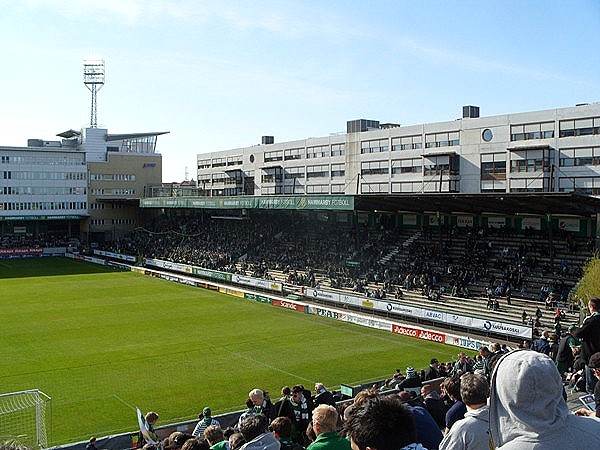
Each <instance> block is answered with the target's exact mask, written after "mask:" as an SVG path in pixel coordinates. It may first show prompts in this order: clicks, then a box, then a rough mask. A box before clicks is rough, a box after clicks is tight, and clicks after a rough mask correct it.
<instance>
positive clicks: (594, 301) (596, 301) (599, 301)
mask: <svg viewBox="0 0 600 450" xmlns="http://www.w3.org/2000/svg"><path fill="white" fill-rule="evenodd" d="M589 304H590V305H592V307H593V308H594V309H595V310H600V298H598V297H592V298H590V303H589Z"/></svg>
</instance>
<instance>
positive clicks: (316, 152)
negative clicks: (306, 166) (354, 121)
mask: <svg viewBox="0 0 600 450" xmlns="http://www.w3.org/2000/svg"><path fill="white" fill-rule="evenodd" d="M328 155H329V147H328V146H327V145H318V146H315V147H308V148H307V149H306V157H307V158H324V157H326V156H328Z"/></svg>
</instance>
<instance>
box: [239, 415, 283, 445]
mask: <svg viewBox="0 0 600 450" xmlns="http://www.w3.org/2000/svg"><path fill="white" fill-rule="evenodd" d="M268 426H269V419H267V417H266V416H265V415H264V414H255V415H253V416H250V417H248V418H247V419H246V420H244V421H243V422H242V424H241V426H240V433H242V434H243V435H244V439H245V440H246V443H245V444H244V445H243V446H241V447H240V450H280V447H281V444H280V442H279V441H278V440H277V439H276V438H275V436H273V433H269V432H268V429H267V428H268Z"/></svg>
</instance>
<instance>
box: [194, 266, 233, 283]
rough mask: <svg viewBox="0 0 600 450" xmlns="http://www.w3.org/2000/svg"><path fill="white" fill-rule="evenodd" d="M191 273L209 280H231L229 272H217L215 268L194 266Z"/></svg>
mask: <svg viewBox="0 0 600 450" xmlns="http://www.w3.org/2000/svg"><path fill="white" fill-rule="evenodd" d="M192 273H193V274H194V275H197V276H199V277H202V278H208V279H210V280H220V281H231V274H230V273H226V272H218V271H216V270H209V269H202V268H200V267H195V266H194V267H192Z"/></svg>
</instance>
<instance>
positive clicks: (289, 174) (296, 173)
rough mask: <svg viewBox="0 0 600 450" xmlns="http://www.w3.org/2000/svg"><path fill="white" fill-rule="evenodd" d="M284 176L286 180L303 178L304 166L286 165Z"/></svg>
mask: <svg viewBox="0 0 600 450" xmlns="http://www.w3.org/2000/svg"><path fill="white" fill-rule="evenodd" d="M284 178H285V179H286V180H294V179H296V178H304V167H288V168H286V169H285V173H284Z"/></svg>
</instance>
